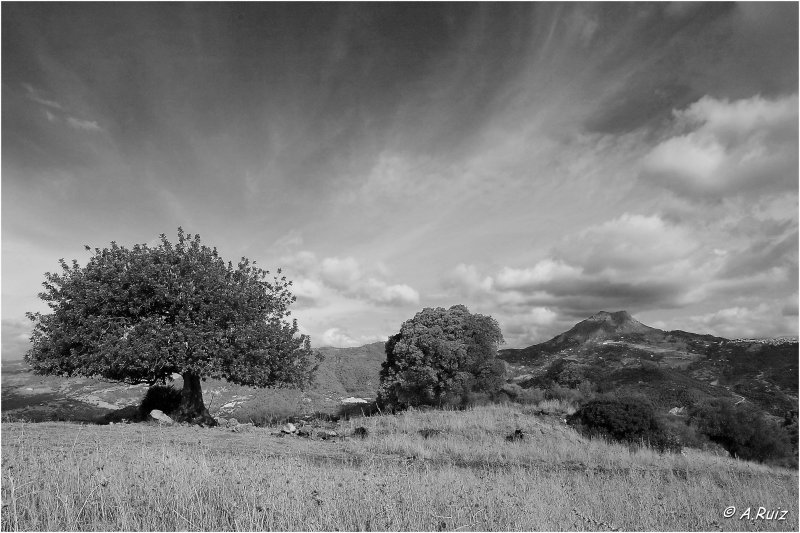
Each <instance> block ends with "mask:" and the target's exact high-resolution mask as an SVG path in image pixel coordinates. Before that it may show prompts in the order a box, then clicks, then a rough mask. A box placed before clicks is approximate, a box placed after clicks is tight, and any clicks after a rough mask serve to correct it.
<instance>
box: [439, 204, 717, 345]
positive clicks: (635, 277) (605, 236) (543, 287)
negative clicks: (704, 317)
mask: <svg viewBox="0 0 800 533" xmlns="http://www.w3.org/2000/svg"><path fill="white" fill-rule="evenodd" d="M724 261H725V259H724V258H723V257H720V256H718V255H716V254H715V253H714V251H713V250H707V249H705V248H704V247H703V246H701V243H700V242H699V241H698V240H697V239H695V238H694V236H693V235H692V233H691V232H690V231H689V230H688V229H686V228H684V227H682V226H679V225H676V224H673V223H670V222H667V221H665V220H664V219H662V218H661V217H659V216H658V215H641V214H631V213H624V214H622V215H620V216H619V217H617V218H614V219H612V220H609V221H606V222H603V223H600V224H596V225H594V226H590V227H588V228H586V229H584V230H582V231H579V232H576V233H574V234H572V235H568V236H566V237H564V238H563V239H562V240H561V242H560V243H558V244H557V245H556V246H554V247H553V248H552V250H551V251H550V254H549V255H548V256H547V257H544V258H542V259H540V260H538V261H536V262H535V263H534V264H532V265H531V266H527V267H525V266H522V267H510V266H504V267H501V268H499V269H497V270H496V272H495V273H487V274H481V273H480V272H479V271H478V269H477V267H475V266H474V265H466V264H460V265H458V266H457V267H456V268H455V269H454V270H452V271H451V272H450V273H449V274H448V275H447V277H446V279H445V280H444V285H445V287H446V288H449V289H450V290H451V291H452V292H455V293H456V294H459V295H462V296H468V297H470V298H471V299H472V300H473V301H478V302H480V303H481V305H483V306H485V307H487V308H488V309H491V314H493V316H495V315H496V316H497V317H498V320H499V321H501V326H502V327H503V331H504V332H505V331H509V332H510V335H509V338H508V339H507V340H508V341H509V343H511V342H514V340H516V341H517V342H519V341H521V340H526V341H533V340H537V339H536V337H537V335H545V334H547V335H549V334H551V333H552V334H554V333H557V332H558V330H556V328H557V327H561V326H569V325H571V324H572V323H574V319H576V318H577V319H583V318H585V317H586V316H588V315H590V314H592V313H595V312H597V311H600V310H619V309H627V310H631V311H634V312H635V311H641V310H647V309H664V308H678V307H682V306H685V305H688V304H689V303H690V302H692V301H696V300H697V299H699V298H702V297H703V296H704V294H701V293H699V292H696V291H695V289H697V288H698V287H705V283H707V282H708V280H709V279H711V278H712V277H713V275H714V274H715V273H716V272H718V270H719V269H720V268H721V266H722V265H723V264H724ZM520 317H522V318H520ZM538 340H543V339H538Z"/></svg>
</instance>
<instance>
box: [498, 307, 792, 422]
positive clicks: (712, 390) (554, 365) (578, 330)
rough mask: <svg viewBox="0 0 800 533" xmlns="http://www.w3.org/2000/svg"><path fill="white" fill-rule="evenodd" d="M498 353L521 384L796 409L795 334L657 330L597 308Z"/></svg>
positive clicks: (666, 405) (685, 402) (673, 402)
mask: <svg viewBox="0 0 800 533" xmlns="http://www.w3.org/2000/svg"><path fill="white" fill-rule="evenodd" d="M499 356H500V358H501V359H503V360H504V361H506V362H507V363H508V364H509V369H510V372H511V378H512V380H513V381H515V382H517V383H519V384H520V385H521V386H523V387H534V386H535V387H542V388H545V387H548V386H550V385H552V384H553V383H557V384H559V385H563V386H568V387H574V386H577V385H578V384H579V383H581V382H582V381H589V382H591V383H592V384H594V385H596V386H597V387H598V389H599V390H600V391H610V390H617V391H620V392H625V393H640V394H644V395H646V396H647V397H648V398H650V399H651V400H652V401H653V402H654V403H655V404H656V405H657V406H658V407H660V408H662V409H671V408H673V407H678V408H680V407H686V406H689V405H692V404H694V403H696V402H697V401H699V400H702V399H708V398H731V399H734V400H735V401H740V400H743V401H748V402H751V403H753V404H754V405H756V406H758V407H759V408H761V409H763V410H764V411H766V412H768V413H770V414H772V415H774V416H783V415H784V414H785V412H786V411H791V410H796V409H797V391H798V380H797V371H798V345H797V341H796V339H785V340H783V341H782V342H778V341H774V342H764V341H763V340H745V339H742V340H736V341H731V340H728V339H724V338H721V337H714V336H712V335H700V334H696V333H689V332H686V331H680V330H674V331H663V330H660V329H657V328H652V327H650V326H647V325H645V324H642V323H641V322H639V321H638V320H636V319H635V318H633V317H632V316H631V315H630V313H628V312H626V311H619V312H616V313H609V312H605V311H603V312H600V313H597V314H595V315H593V316H591V317H589V318H587V319H586V320H583V321H581V322H579V323H578V324H576V325H575V326H574V327H572V328H571V329H570V330H568V331H566V332H564V333H561V334H559V335H556V336H555V337H553V338H552V339H550V340H548V341H546V342H543V343H541V344H536V345H533V346H529V347H527V348H523V349H506V350H500V352H499Z"/></svg>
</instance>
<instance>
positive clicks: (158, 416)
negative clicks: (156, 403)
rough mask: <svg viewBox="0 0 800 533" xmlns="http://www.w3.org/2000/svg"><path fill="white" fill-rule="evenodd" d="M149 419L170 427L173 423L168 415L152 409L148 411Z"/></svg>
mask: <svg viewBox="0 0 800 533" xmlns="http://www.w3.org/2000/svg"><path fill="white" fill-rule="evenodd" d="M150 418H151V419H153V420H157V421H158V422H160V423H162V424H169V425H172V424H174V423H175V421H174V420H173V419H172V418H170V417H169V416H168V415H165V414H164V413H163V412H162V411H159V410H158V409H153V410H152V411H150Z"/></svg>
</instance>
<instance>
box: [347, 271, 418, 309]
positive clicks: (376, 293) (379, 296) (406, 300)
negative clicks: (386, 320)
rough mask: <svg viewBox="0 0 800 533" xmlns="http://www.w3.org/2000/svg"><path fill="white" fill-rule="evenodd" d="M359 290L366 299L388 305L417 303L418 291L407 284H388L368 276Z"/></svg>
mask: <svg viewBox="0 0 800 533" xmlns="http://www.w3.org/2000/svg"><path fill="white" fill-rule="evenodd" d="M359 292H360V293H361V294H362V295H363V296H364V297H366V298H367V299H368V300H370V301H372V302H375V303H378V304H381V305H389V306H400V305H411V304H418V303H419V292H417V291H416V290H415V289H413V288H412V287H409V286H408V285H405V284H402V285H388V284H386V283H385V282H383V281H380V280H377V279H374V278H369V279H368V280H367V281H366V283H365V284H364V285H363V286H362V287H361V288H360V290H359Z"/></svg>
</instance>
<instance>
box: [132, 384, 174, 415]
mask: <svg viewBox="0 0 800 533" xmlns="http://www.w3.org/2000/svg"><path fill="white" fill-rule="evenodd" d="M180 405H181V391H179V390H177V389H176V388H175V387H173V386H172V385H153V386H152V387H150V388H149V389H147V392H146V393H145V394H144V398H142V403H140V404H139V413H140V415H141V417H142V420H147V415H149V414H150V411H152V410H153V409H158V410H159V411H161V412H163V413H165V414H170V413H172V412H174V411H177V410H178V408H179V407H180Z"/></svg>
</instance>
